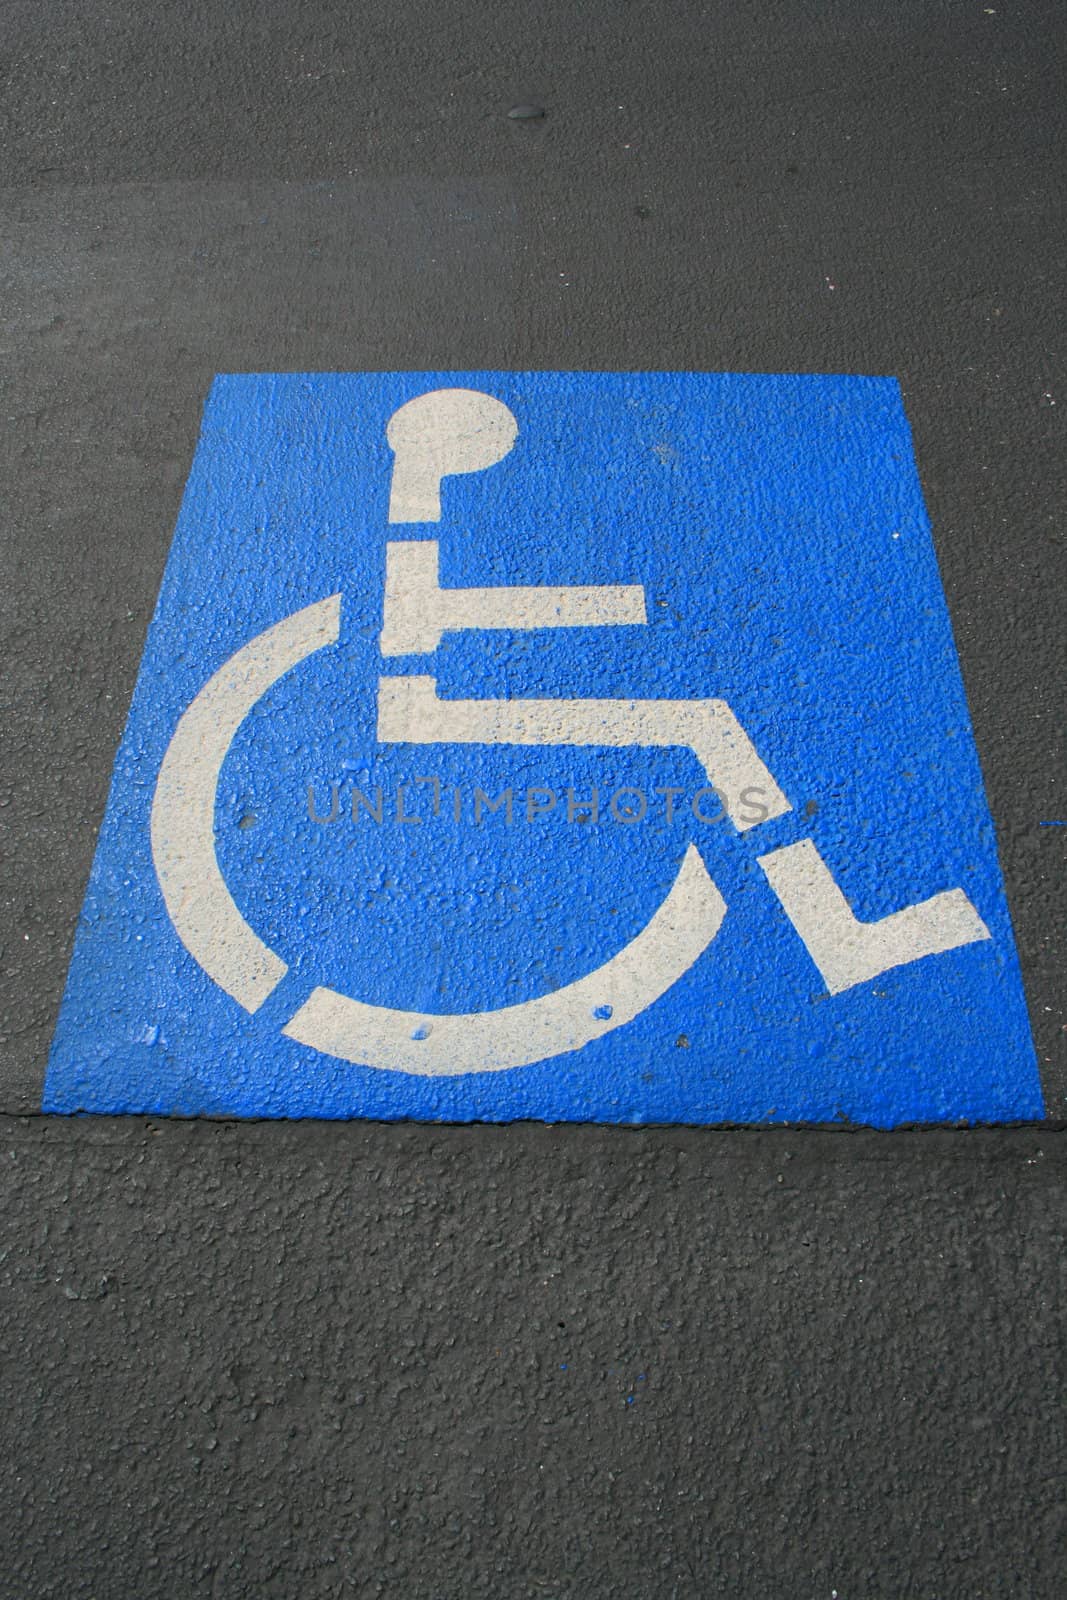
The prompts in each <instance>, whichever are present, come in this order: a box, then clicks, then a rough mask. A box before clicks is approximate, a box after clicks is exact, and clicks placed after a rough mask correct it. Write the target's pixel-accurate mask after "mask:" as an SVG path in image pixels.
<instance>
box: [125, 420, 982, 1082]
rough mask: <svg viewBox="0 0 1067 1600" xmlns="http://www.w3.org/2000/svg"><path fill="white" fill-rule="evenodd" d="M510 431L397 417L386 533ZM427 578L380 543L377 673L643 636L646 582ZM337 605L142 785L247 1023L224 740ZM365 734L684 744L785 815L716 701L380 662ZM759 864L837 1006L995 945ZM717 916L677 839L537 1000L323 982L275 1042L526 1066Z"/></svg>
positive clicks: (255, 671) (697, 946)
mask: <svg viewBox="0 0 1067 1600" xmlns="http://www.w3.org/2000/svg"><path fill="white" fill-rule="evenodd" d="M518 433H519V428H518V423H517V421H516V419H515V416H514V415H513V413H512V412H511V411H510V410H509V408H508V407H507V406H505V405H504V404H503V403H502V402H501V401H499V400H497V399H495V398H493V397H492V396H491V395H488V394H483V393H480V392H478V391H475V390H471V389H458V388H454V389H435V390H432V391H430V392H428V393H426V394H422V395H420V396H418V397H417V398H415V399H413V400H410V401H408V402H407V403H406V404H405V405H403V406H401V407H400V409H399V410H398V411H396V412H395V413H394V414H393V416H392V417H391V418H390V420H389V423H388V426H387V429H386V438H387V440H388V443H389V445H390V447H391V449H392V452H393V471H392V480H391V485H390V497H389V524H390V526H391V527H392V526H396V525H403V524H420V523H421V524H426V523H435V522H438V521H439V520H440V517H441V502H440V485H441V480H442V479H443V478H445V477H450V476H455V475H457V474H461V473H474V472H484V471H487V470H488V469H490V468H491V467H493V466H494V465H496V463H497V462H499V461H502V460H503V459H504V457H505V456H506V455H507V454H508V453H509V452H510V450H511V449H512V447H513V446H514V444H515V441H516V439H517V437H518ZM438 573H439V544H438V541H436V540H427V539H419V540H404V539H396V540H394V539H390V540H388V541H387V544H386V567H385V594H384V598H383V610H382V631H381V637H380V649H381V655H382V658H383V661H384V662H385V663H387V664H389V663H391V662H393V661H394V660H395V658H397V657H404V658H408V659H410V658H411V657H418V656H431V655H432V654H433V653H434V651H435V650H436V649H437V646H438V645H439V643H440V641H441V638H442V636H443V635H444V634H445V633H453V632H457V631H464V630H489V629H510V630H527V629H543V628H577V627H581V628H588V627H634V626H647V614H646V608H645V592H644V587H643V586H642V585H641V584H600V585H590V586H585V587H580V586H570V587H561V588H551V587H531V588H523V587H517V586H508V587H499V588H458V589H455V588H451V589H450V588H442V587H441V585H440V581H439V576H438ZM341 602H342V596H341V595H340V594H333V595H330V596H328V597H326V598H324V599H321V600H318V601H316V602H315V603H314V604H312V605H308V606H305V607H304V608H303V609H301V610H299V611H296V612H294V613H293V614H292V615H290V616H288V617H285V618H283V619H282V620H281V621H279V622H277V623H275V624H274V625H273V626H272V627H269V628H267V629H265V630H264V631H263V632H262V633H260V634H258V635H257V636H256V637H255V638H253V639H251V640H250V641H249V642H248V643H246V644H244V645H242V646H241V647H240V649H238V650H237V651H236V652H235V654H234V655H232V656H231V657H230V658H229V660H228V661H226V662H225V664H224V665H223V666H222V667H220V668H219V670H218V671H217V672H216V673H215V674H214V676H213V677H212V678H210V679H209V680H208V682H207V683H206V684H205V685H204V687H203V688H202V689H201V690H200V692H199V693H198V694H197V695H196V697H195V699H194V700H193V701H192V703H191V704H190V705H189V707H188V708H187V710H186V711H185V712H184V714H183V715H182V717H181V719H180V720H179V722H178V725H177V727H176V729H175V731H174V734H173V737H172V738H171V741H170V745H169V747H168V749H167V752H166V755H165V756H164V759H163V763H162V766H161V768H160V772H159V777H158V780H157V783H156V788H155V794H154V798H153V802H152V815H151V843H152V857H153V861H154V864H155V869H156V875H157V877H158V879H159V885H160V889H161V890H162V894H163V899H164V902H165V904H166V908H167V912H168V914H169V916H170V919H171V922H172V923H173V925H174V928H175V931H176V932H177V934H178V937H179V939H180V940H181V942H182V944H183V945H184V946H185V948H186V950H187V951H188V952H189V954H190V955H191V956H192V957H193V958H194V960H195V961H196V962H197V963H198V964H199V965H200V967H202V968H203V970H204V972H206V973H207V975H208V976H209V977H210V978H211V979H212V980H213V981H214V982H215V983H216V984H217V985H218V986H219V987H220V988H221V989H223V990H224V991H225V992H226V993H227V994H228V995H230V996H231V997H232V998H233V999H234V1000H235V1001H237V1003H238V1004H239V1005H240V1006H242V1007H243V1008H244V1009H245V1010H246V1011H248V1012H250V1013H254V1012H255V1011H257V1010H258V1008H259V1007H260V1006H261V1005H262V1004H263V1002H264V1001H265V1000H266V999H267V997H268V995H270V994H271V993H272V991H273V990H274V989H275V988H276V986H277V985H278V984H279V983H280V982H281V980H282V978H283V977H284V976H285V974H286V972H287V970H288V968H287V965H286V963H285V962H284V961H283V960H282V959H281V957H280V956H279V955H278V954H277V953H276V952H275V951H273V950H271V949H270V948H269V947H268V946H267V945H266V944H264V943H263V941H262V940H261V939H260V938H259V936H258V935H257V934H256V933H255V931H254V929H253V928H252V927H251V926H250V925H249V923H248V922H247V921H246V920H245V918H244V917H243V916H242V915H241V913H240V911H239V910H238V908H237V906H236V904H235V902H234V899H233V897H232V895H231V894H230V891H229V889H228V887H227V885H226V882H225V879H224V878H223V875H222V872H221V869H220V867H219V863H218V858H217V855H216V850H215V805H216V795H217V790H218V785H219V778H220V774H221V771H222V766H223V763H224V761H225V759H226V756H227V753H228V751H229V749H230V747H231V745H232V744H233V741H234V739H235V738H236V736H237V733H238V730H239V729H240V727H241V725H242V723H243V722H244V720H245V718H246V717H247V716H248V715H249V713H250V712H251V711H252V710H253V708H254V707H255V706H256V704H257V703H258V702H259V701H260V700H261V699H262V697H263V696H264V695H265V694H266V693H267V691H268V690H269V689H270V688H271V687H272V685H274V684H275V683H277V682H278V680H279V679H280V678H282V677H283V676H284V675H285V674H286V673H288V672H291V671H292V670H293V668H295V667H297V666H299V665H300V663H301V662H303V661H306V660H307V659H308V658H309V657H311V656H313V655H314V654H315V653H316V652H317V651H320V650H325V649H328V648H329V647H330V646H333V645H336V644H337V643H338V640H339V638H340V631H341ZM377 736H378V740H379V742H380V743H382V744H418V745H426V744H470V745H536V746H552V745H561V746H566V745H569V746H599V747H606V748H624V747H633V746H643V747H646V748H654V747H677V748H685V749H688V750H689V751H691V752H692V754H693V755H694V756H695V757H696V759H697V761H698V762H699V763H700V765H701V767H702V768H703V770H704V772H705V773H706V775H707V779H708V783H709V784H710V785H712V786H713V787H714V788H715V789H717V790H718V791H719V792H720V794H721V795H722V796H723V798H724V807H725V810H726V812H727V815H728V816H729V818H730V820H731V822H732V823H733V825H734V827H735V828H736V829H737V830H738V832H739V833H745V832H747V831H748V830H749V829H751V828H753V827H757V826H760V825H762V823H764V822H766V821H769V820H771V819H773V818H776V817H781V816H784V815H785V814H787V813H788V812H790V811H791V810H792V807H791V805H790V802H789V800H788V799H787V798H786V796H785V794H784V793H783V792H782V790H781V789H780V788H779V787H778V784H777V783H776V782H775V780H774V778H773V777H772V776H771V774H770V772H769V771H768V770H767V767H766V766H765V765H764V763H763V761H762V760H761V759H760V756H759V754H758V753H757V751H756V749H755V746H754V745H753V743H752V740H751V739H750V738H749V737H748V735H747V734H746V732H745V730H744V729H743V728H742V726H741V724H740V723H739V721H738V720H737V718H736V717H735V715H734V713H733V712H732V711H731V709H730V707H729V706H728V705H727V703H726V702H725V701H724V700H719V699H701V700H666V699H660V700H602V699H572V700H524V699H503V700H501V699H484V700H447V699H444V700H443V699H441V698H439V696H438V694H437V683H436V679H435V678H434V677H433V676H431V675H428V674H424V673H411V672H410V671H405V670H403V669H402V668H401V669H399V670H395V671H392V672H390V671H389V670H387V668H386V669H383V674H382V676H381V677H380V678H379V680H378V687H377ZM746 788H756V789H759V790H761V791H762V793H763V798H764V809H765V811H766V816H764V817H761V818H759V819H757V820H755V821H753V820H750V819H749V818H748V816H747V813H746V812H745V810H744V808H743V807H739V805H738V802H737V799H736V797H737V796H739V795H741V794H742V793H743V791H744V790H745V789H746ZM757 860H758V862H759V865H760V867H761V868H762V869H763V872H764V874H765V875H766V878H767V881H768V883H769V884H770V887H771V889H772V890H773V891H774V894H775V895H776V896H777V898H778V901H779V903H780V904H781V906H782V909H783V910H784V912H785V914H786V916H787V917H788V919H789V921H790V923H791V924H792V926H793V928H794V929H795V930H796V932H797V934H798V935H799V937H800V939H801V940H802V941H803V943H804V945H805V947H806V949H807V951H808V954H809V955H810V957H811V959H812V961H813V962H814V964H815V966H816V967H817V968H818V970H819V972H820V974H821V976H822V978H823V981H824V983H825V984H826V988H827V990H828V991H829V993H830V994H832V995H836V994H840V993H841V992H843V991H844V990H846V989H850V988H852V987H854V986H855V985H857V984H862V983H866V982H869V981H870V980H871V979H872V978H875V977H877V976H878V975H879V974H880V973H882V972H885V971H887V970H888V969H889V968H892V967H897V966H902V965H904V964H906V963H908V962H912V961H918V960H920V959H921V958H923V957H926V956H931V955H936V954H939V953H941V952H943V951H947V950H952V949H955V948H957V947H958V946H960V945H964V944H970V943H972V942H974V941H975V940H980V939H988V938H989V937H990V935H989V931H988V929H987V928H986V926H985V924H984V923H983V921H982V919H981V918H980V917H979V915H978V912H977V911H976V910H975V908H974V906H973V905H972V903H971V901H970V900H969V899H968V897H967V896H966V894H965V893H964V892H963V890H962V889H949V890H946V891H944V892H942V893H940V894H935V895H933V896H932V897H931V898H930V899H928V900H924V901H921V902H918V903H916V904H914V905H908V906H905V908H904V909H902V910H899V911H895V912H892V913H891V914H890V915H888V916H884V917H882V918H881V919H879V920H878V921H875V922H862V921H860V920H859V919H858V918H857V917H855V916H854V914H853V912H852V910H851V907H850V906H849V903H848V901H847V899H846V897H845V895H844V894H843V893H842V891H841V889H840V888H839V887H838V885H837V883H836V882H835V880H834V877H833V875H832V873H831V871H830V869H829V868H828V867H827V865H826V864H825V862H824V861H823V859H822V856H821V855H820V853H819V850H818V849H817V847H816V846H815V844H814V843H813V841H811V840H810V839H802V840H799V841H797V842H795V843H793V844H787V845H784V846H782V847H779V848H777V849H774V850H771V851H769V852H767V853H765V854H763V855H760V856H758V857H757ZM726 911H727V907H726V903H725V901H724V899H723V897H722V895H721V894H720V892H719V890H718V888H717V887H716V885H715V882H714V880H713V879H712V877H711V876H710V874H709V872H708V870H707V868H706V867H705V865H704V861H703V859H702V857H701V853H700V851H699V849H698V848H697V846H696V845H695V844H690V845H689V846H688V847H687V849H686V852H685V855H684V857H683V860H682V863H681V866H680V868H679V871H678V874H677V876H676V878H675V880H674V883H673V885H672V886H671V889H670V891H669V893H668V894H667V896H666V898H665V899H664V900H663V901H662V903H661V904H660V906H659V907H658V909H657V910H656V911H655V912H654V914H653V915H652V916H651V918H650V919H649V921H648V922H647V923H646V925H645V926H644V927H643V928H642V929H641V931H640V932H639V933H638V934H637V935H636V936H635V937H634V938H633V939H632V940H631V941H630V942H629V943H628V944H627V945H625V946H624V947H623V949H621V950H620V951H618V953H617V954H615V955H614V956H612V957H611V958H610V960H608V961H606V962H605V963H604V964H603V965H601V966H600V967H598V968H596V970H595V971H593V972H590V973H587V974H586V975H585V976H584V977H581V978H578V979H576V980H575V981H574V982H572V983H569V984H565V985H564V986H563V987H562V988H559V989H557V990H555V991H553V992H552V993H549V994H546V995H542V996H540V997H539V998H536V999H533V1000H526V1001H523V1002H521V1003H519V1004H516V1005H509V1006H504V1007H500V1008H497V1009H493V1010H487V1011H479V1012H465V1013H450V1014H432V1013H422V1012H414V1011H403V1010H398V1009H394V1008H392V1007H389V1006H378V1005H371V1004H369V1003H368V1002H366V1001H363V1000H360V999H358V998H356V997H354V996H351V995H347V994H342V993H340V992H339V991H338V990H336V989H332V988H328V987H318V988H315V989H314V990H313V991H312V993H311V994H310V996H309V997H308V998H307V1000H306V1001H304V1003H303V1004H302V1005H301V1006H300V1007H299V1008H298V1009H297V1010H296V1012H295V1013H294V1014H293V1016H292V1017H291V1018H290V1019H289V1021H288V1022H287V1023H286V1024H285V1025H284V1027H283V1028H282V1030H281V1031H282V1033H283V1034H285V1036H286V1037H287V1038H289V1039H293V1040H296V1041H298V1042H299V1043H301V1044H304V1045H307V1046H309V1047H311V1048H313V1049H315V1050H319V1051H323V1052H325V1053H326V1054H328V1055H331V1056H336V1057H338V1058H340V1059H341V1060H344V1061H349V1062H352V1063H354V1064H358V1065H362V1066H367V1067H377V1068H382V1069H386V1070H390V1071H394V1072H406V1073H413V1074H418V1075H423V1076H452V1075H456V1074H462V1073H469V1072H492V1071H499V1070H502V1069H505V1068H510V1067H519V1066H526V1065H529V1064H531V1063H533V1062H537V1061H543V1060H546V1059H548V1058H550V1057H553V1056H558V1055H562V1054H564V1053H566V1052H569V1051H573V1050H579V1049H581V1048H582V1047H583V1046H584V1045H586V1044H588V1043H589V1042H590V1041H591V1040H593V1039H597V1038H600V1037H601V1036H602V1035H604V1034H606V1033H609V1032H611V1031H612V1030H613V1029H615V1028H619V1027H621V1026H622V1025H623V1024H624V1023H627V1022H629V1021H631V1020H632V1019H633V1018H634V1017H636V1016H638V1015H639V1014H640V1013H641V1012H643V1011H645V1010H646V1009H647V1008H648V1007H649V1006H651V1005H652V1004H653V1003H654V1002H655V1001H656V1000H658V999H659V997H660V996H661V995H663V994H664V993H666V991H667V990H668V989H670V988H671V986H672V985H673V984H675V983H677V982H678V980H679V979H680V978H681V977H682V976H683V975H684V974H685V973H686V972H687V971H688V970H689V969H690V968H691V967H692V966H693V965H694V963H695V962H696V961H697V960H698V959H699V958H700V957H701V956H702V955H703V954H704V952H705V951H706V950H707V949H708V947H709V946H710V945H711V943H712V941H713V940H714V939H715V936H716V934H717V933H718V931H719V928H720V926H721V925H722V922H723V918H724V917H725V915H726Z"/></svg>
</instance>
